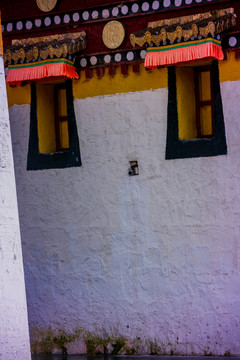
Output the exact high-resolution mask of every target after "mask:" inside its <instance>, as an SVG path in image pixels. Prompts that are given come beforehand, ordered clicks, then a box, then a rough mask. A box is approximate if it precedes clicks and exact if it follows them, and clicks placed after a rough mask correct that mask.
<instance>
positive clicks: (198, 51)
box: [145, 38, 224, 69]
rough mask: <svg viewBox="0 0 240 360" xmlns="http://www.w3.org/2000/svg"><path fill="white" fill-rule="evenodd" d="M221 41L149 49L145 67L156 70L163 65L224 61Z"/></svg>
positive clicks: (199, 41)
mask: <svg viewBox="0 0 240 360" xmlns="http://www.w3.org/2000/svg"><path fill="white" fill-rule="evenodd" d="M223 58H224V54H223V51H222V47H221V41H219V40H215V39H213V38H207V39H202V40H196V41H191V42H182V43H177V44H173V45H168V46H161V47H151V48H148V49H147V55H146V58H145V67H146V68H148V69H156V68H157V67H158V66H162V65H173V64H179V63H183V62H184V63H186V62H192V61H198V60H212V59H217V60H223Z"/></svg>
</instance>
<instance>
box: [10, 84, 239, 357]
mask: <svg viewBox="0 0 240 360" xmlns="http://www.w3.org/2000/svg"><path fill="white" fill-rule="evenodd" d="M221 88H222V96H223V105H224V113H225V126H226V133H227V142H228V155H227V156H218V157H210V158H198V159H183V160H168V161H166V160H165V143H166V126H167V97H168V96H167V89H159V90H156V91H145V92H136V93H128V94H117V95H111V96H99V97H94V98H87V99H84V100H75V110H76V117H77V125H78V131H79V139H80V146H81V155H82V162H83V166H82V167H80V168H70V169H62V170H47V171H32V172H30V171H29V172H27V171H26V163H27V150H28V149H27V148H28V133H29V116H30V115H29V113H30V107H29V105H22V106H16V105H15V106H13V107H11V109H10V115H11V125H12V137H13V142H14V154H15V165H16V176H17V190H18V198H19V211H20V220H21V231H22V238H23V245H24V260H25V272H26V281H27V295H28V305H29V316H30V325H31V328H32V329H34V328H37V329H43V330H44V329H47V328H48V327H49V326H51V327H52V328H54V329H66V330H69V331H74V330H75V329H76V328H82V329H84V330H85V331H90V332H91V333H92V334H100V335H102V336H104V335H105V336H107V335H109V334H115V335H116V336H117V335H123V336H124V337H125V338H128V339H135V342H134V347H135V350H136V351H137V352H138V353H149V352H150V351H152V352H154V351H155V350H156V351H158V352H160V353H164V352H165V353H171V352H174V353H180V354H204V353H213V354H217V355H223V354H224V353H226V352H229V353H231V354H235V355H236V354H238V355H240V341H239V339H240V312H239V309H240V287H239V275H240V262H239V261H240V254H239V244H240V240H239V238H240V235H239V234H240V221H239V220H240V141H239V137H240V121H239V102H240V82H225V83H222V85H221ZM233 94H234V96H233ZM130 160H138V161H139V170H140V175H139V176H136V177H129V176H128V174H127V173H128V166H129V161H130ZM153 344H154V349H155V350H154V349H153ZM74 351H75V352H79V351H84V346H83V347H81V346H79V347H78V346H76V347H75V350H74ZM74 351H73V352H74Z"/></svg>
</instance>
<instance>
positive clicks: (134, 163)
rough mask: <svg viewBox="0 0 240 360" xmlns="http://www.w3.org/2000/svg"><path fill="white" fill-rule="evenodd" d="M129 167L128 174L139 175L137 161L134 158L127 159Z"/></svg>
mask: <svg viewBox="0 0 240 360" xmlns="http://www.w3.org/2000/svg"><path fill="white" fill-rule="evenodd" d="M129 163H130V168H129V169H128V175H129V176H135V175H139V169H138V162H137V161H136V160H134V161H129Z"/></svg>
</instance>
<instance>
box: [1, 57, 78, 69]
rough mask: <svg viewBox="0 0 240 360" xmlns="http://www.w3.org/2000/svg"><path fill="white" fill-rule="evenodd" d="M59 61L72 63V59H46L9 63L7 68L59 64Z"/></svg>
mask: <svg viewBox="0 0 240 360" xmlns="http://www.w3.org/2000/svg"><path fill="white" fill-rule="evenodd" d="M59 63H65V64H68V65H72V66H73V65H74V62H73V61H70V60H67V59H47V60H42V61H37V62H35V63H28V64H16V65H9V66H8V68H9V69H22V68H29V67H35V66H41V65H47V64H59Z"/></svg>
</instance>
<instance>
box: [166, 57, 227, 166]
mask: <svg viewBox="0 0 240 360" xmlns="http://www.w3.org/2000/svg"><path fill="white" fill-rule="evenodd" d="M224 154H227V144H226V137H225V127H224V118H223V110H222V99H221V93H220V84H219V72H218V62H217V61H213V62H212V64H211V65H209V66H204V67H199V66H197V67H194V66H191V67H180V66H179V67H169V68H168V120H167V145H166V159H178V158H191V157H205V156H216V155H224Z"/></svg>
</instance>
